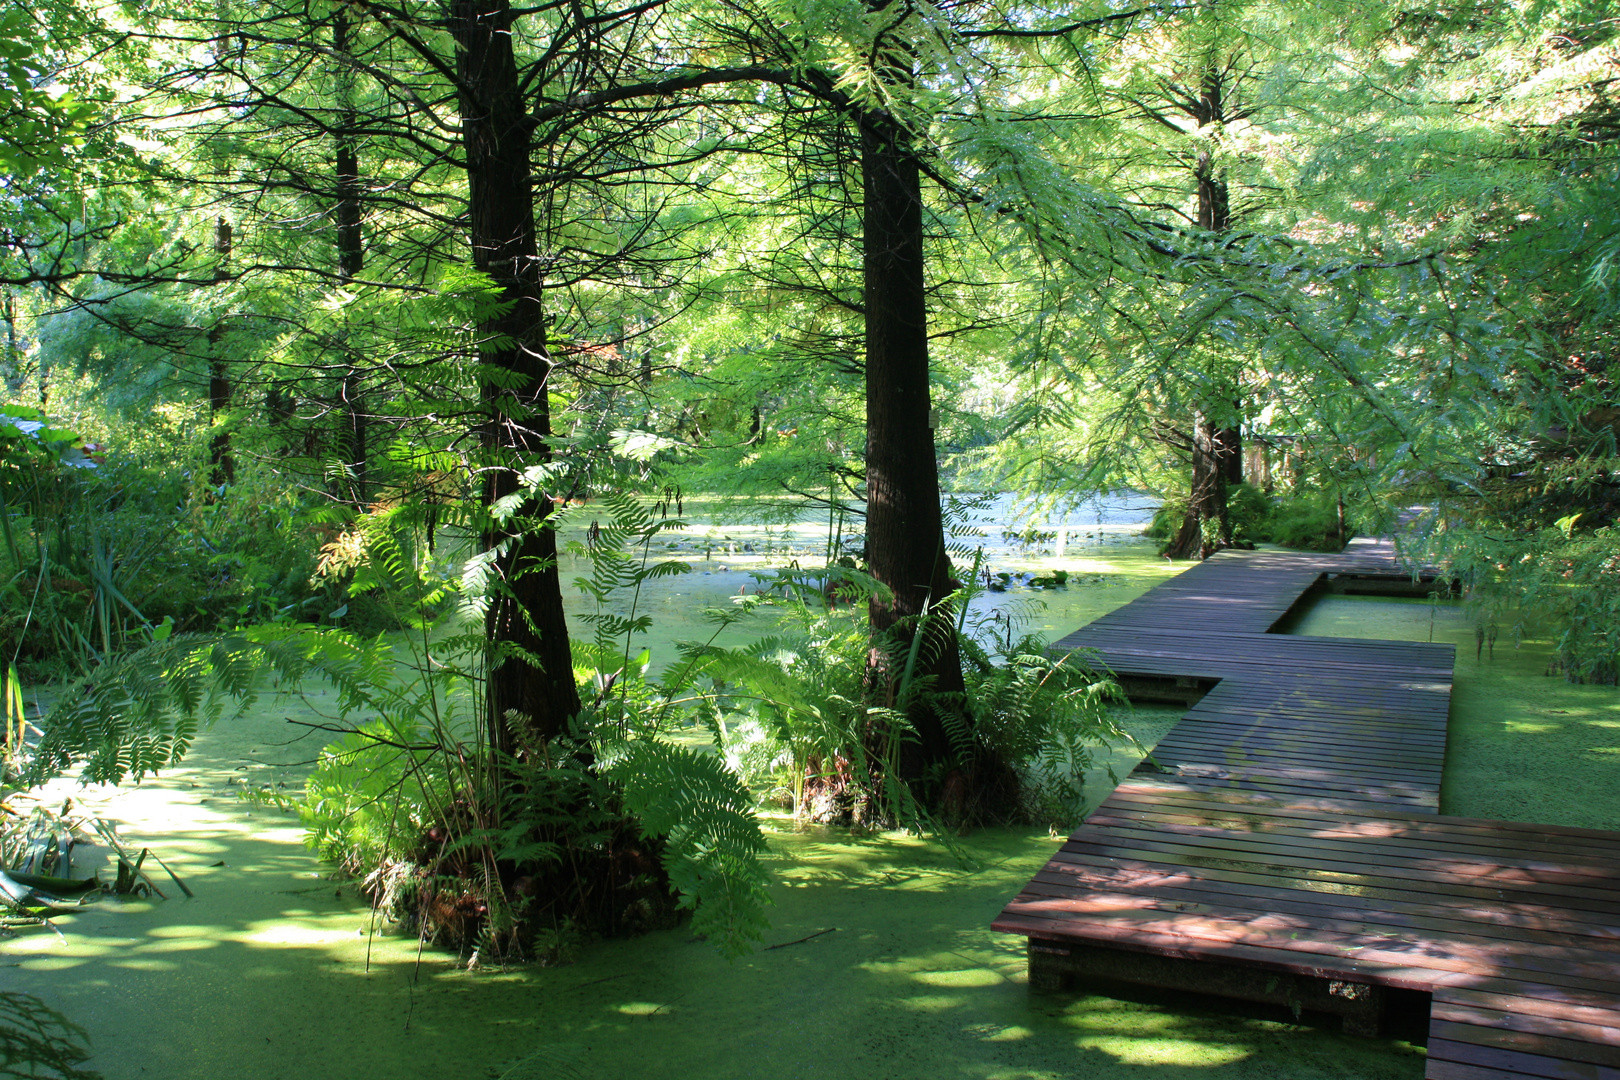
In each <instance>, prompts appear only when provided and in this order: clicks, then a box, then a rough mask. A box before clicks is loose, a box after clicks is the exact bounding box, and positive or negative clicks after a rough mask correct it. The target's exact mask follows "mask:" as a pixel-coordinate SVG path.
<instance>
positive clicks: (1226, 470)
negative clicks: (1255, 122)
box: [1165, 64, 1243, 559]
mask: <svg viewBox="0 0 1620 1080" xmlns="http://www.w3.org/2000/svg"><path fill="white" fill-rule="evenodd" d="M1224 89H1225V87H1224V81H1223V77H1222V74H1221V71H1220V69H1219V68H1217V67H1216V66H1214V65H1213V64H1212V65H1211V66H1210V67H1209V68H1208V69H1207V70H1206V72H1205V74H1204V78H1203V80H1202V85H1201V86H1200V93H1199V100H1198V103H1197V107H1196V109H1195V110H1194V115H1195V116H1196V117H1197V119H1198V126H1199V127H1200V128H1205V127H1213V128H1219V127H1220V126H1221V125H1222V124H1224V123H1225V120H1226V113H1225V110H1226V102H1225V99H1224ZM1193 177H1194V179H1196V180H1197V182H1198V224H1199V227H1201V228H1204V229H1208V230H1209V231H1210V232H1216V233H1221V232H1226V231H1227V230H1228V229H1230V228H1231V227H1232V200H1231V192H1230V191H1229V190H1228V188H1227V184H1226V177H1225V175H1224V174H1223V173H1222V172H1221V171H1220V169H1219V167H1218V166H1217V165H1216V163H1215V159H1214V155H1213V154H1211V153H1210V151H1209V149H1208V148H1207V147H1206V148H1204V149H1200V150H1199V152H1198V157H1197V158H1196V160H1195V161H1194V164H1193ZM1236 407H1237V406H1236V405H1235V404H1234V408H1236ZM1192 459H1193V474H1192V484H1191V486H1190V489H1189V492H1188V496H1187V514H1186V516H1185V518H1183V519H1182V522H1181V528H1180V529H1179V530H1178V531H1177V533H1176V535H1175V537H1174V538H1173V539H1172V540H1171V541H1170V545H1169V546H1168V547H1167V548H1165V554H1166V555H1169V556H1170V557H1171V558H1181V559H1185V558H1191V557H1193V556H1194V555H1196V556H1197V557H1198V558H1201V559H1204V558H1208V557H1209V556H1210V555H1211V554H1212V553H1213V552H1214V551H1215V550H1217V549H1218V548H1224V547H1230V546H1231V544H1232V520H1231V517H1230V515H1229V514H1228V512H1227V500H1226V486H1227V485H1228V484H1237V483H1242V482H1243V432H1242V429H1241V428H1240V427H1239V426H1238V425H1237V424H1230V425H1224V426H1221V427H1216V426H1215V425H1214V424H1213V423H1212V422H1211V420H1210V418H1209V416H1208V415H1207V414H1206V412H1205V411H1204V410H1203V409H1199V410H1196V411H1195V412H1194V414H1193V437H1192Z"/></svg>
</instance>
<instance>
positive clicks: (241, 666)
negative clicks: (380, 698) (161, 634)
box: [23, 624, 390, 785]
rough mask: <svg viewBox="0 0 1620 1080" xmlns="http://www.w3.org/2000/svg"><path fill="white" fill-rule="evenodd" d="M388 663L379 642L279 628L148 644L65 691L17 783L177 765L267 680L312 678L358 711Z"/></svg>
mask: <svg viewBox="0 0 1620 1080" xmlns="http://www.w3.org/2000/svg"><path fill="white" fill-rule="evenodd" d="M389 663H390V659H389V651H388V649H387V647H386V646H385V645H383V644H382V643H381V642H380V641H379V642H373V643H366V642H363V641H361V640H359V639H357V638H355V637H353V636H352V635H349V634H345V633H343V632H342V631H337V630H332V629H330V628H315V627H303V626H294V625H287V624H274V625H269V626H255V627H249V628H246V629H244V630H240V631H234V632H231V633H226V634H217V635H211V634H210V635H205V634H176V635H174V636H172V637H168V638H165V639H164V640H161V641H152V642H150V643H149V644H147V645H146V646H144V647H142V648H140V649H138V650H136V651H134V652H132V653H127V654H125V655H123V656H116V657H113V658H111V659H109V660H108V661H107V662H106V663H104V664H102V665H101V666H100V667H99V668H97V669H96V671H95V673H94V674H93V675H90V676H89V677H87V678H84V679H81V680H80V681H78V682H77V683H75V684H72V685H70V686H69V687H68V688H67V689H66V691H65V692H64V693H63V694H62V696H61V697H60V699H59V700H58V702H57V704H56V705H55V706H54V707H53V708H52V709H51V710H50V711H49V712H48V713H47V714H46V715H45V717H44V719H43V721H42V722H41V725H40V727H41V731H42V734H41V736H40V740H39V744H38V746H37V747H36V748H35V750H34V754H33V757H32V759H31V760H30V761H29V763H28V766H27V768H26V769H25V770H24V773H23V780H24V783H25V784H28V785H33V784H39V783H43V782H44V781H46V780H48V779H50V778H51V777H54V776H60V775H62V774H63V773H65V772H67V771H68V770H69V769H72V768H74V767H76V766H77V767H81V768H82V771H81V773H80V778H81V779H82V780H83V781H84V782H85V783H100V784H116V783H119V782H121V781H123V780H124V779H125V778H134V779H137V780H139V779H141V778H142V777H144V776H147V775H148V774H151V773H156V772H158V771H159V770H161V769H165V768H169V767H171V766H173V765H174V764H176V763H177V762H179V760H180V759H181V758H182V757H184V756H185V753H186V751H187V750H189V749H190V747H191V743H192V741H193V740H194V739H195V738H196V737H197V733H198V732H199V731H200V730H202V729H204V728H206V727H208V726H210V725H212V724H214V723H216V722H218V721H219V720H220V719H221V718H222V717H224V716H227V715H240V713H241V712H242V710H244V709H246V708H247V707H248V706H249V705H251V704H252V703H253V701H254V700H255V699H256V697H257V695H258V693H259V692H260V690H261V689H262V688H263V686H264V685H265V684H266V682H267V681H270V680H276V681H278V682H286V683H296V682H298V681H299V680H301V679H303V678H304V677H306V676H309V675H318V676H319V677H320V678H322V679H324V680H325V681H326V682H328V683H330V684H331V685H332V686H333V688H334V689H336V690H337V691H338V697H339V702H340V704H341V705H342V707H344V708H345V709H349V708H358V707H360V706H362V705H365V704H368V703H370V702H371V701H372V693H371V688H372V687H374V686H377V685H379V684H380V683H382V682H383V681H385V679H384V675H383V672H384V671H385V670H386V668H387V665H388V664H389Z"/></svg>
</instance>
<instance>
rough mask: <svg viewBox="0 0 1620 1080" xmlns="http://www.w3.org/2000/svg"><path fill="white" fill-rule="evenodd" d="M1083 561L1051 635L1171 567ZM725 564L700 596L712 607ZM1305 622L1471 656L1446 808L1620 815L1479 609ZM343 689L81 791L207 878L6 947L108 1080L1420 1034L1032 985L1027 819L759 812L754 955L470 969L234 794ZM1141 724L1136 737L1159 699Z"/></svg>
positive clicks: (648, 942) (907, 1060) (630, 955)
mask: <svg viewBox="0 0 1620 1080" xmlns="http://www.w3.org/2000/svg"><path fill="white" fill-rule="evenodd" d="M1084 558H1094V559H1096V560H1097V561H1098V562H1099V563H1106V564H1107V566H1108V569H1107V570H1106V571H1103V572H1104V573H1105V575H1106V576H1107V577H1108V578H1109V579H1110V583H1107V584H1094V585H1085V586H1080V587H1076V586H1070V590H1069V592H1068V594H1067V597H1066V598H1063V602H1064V603H1067V604H1070V605H1071V607H1068V608H1065V609H1064V611H1065V612H1068V613H1069V614H1065V615H1064V616H1062V617H1064V618H1071V619H1072V620H1073V621H1071V622H1070V623H1067V624H1062V625H1060V626H1059V627H1058V629H1060V630H1061V631H1062V632H1067V631H1068V630H1071V629H1074V628H1075V627H1077V626H1078V625H1080V623H1081V622H1084V621H1086V620H1087V619H1089V618H1091V617H1094V616H1095V615H1096V614H1101V613H1102V612H1104V611H1106V610H1109V609H1110V608H1111V607H1113V606H1116V605H1117V604H1119V603H1122V602H1124V601H1126V600H1128V599H1130V598H1131V597H1132V596H1134V595H1136V594H1137V593H1139V592H1140V591H1142V590H1143V589H1145V588H1146V587H1148V586H1149V585H1150V584H1152V583H1154V582H1156V581H1159V580H1163V579H1164V578H1165V577H1166V576H1167V575H1169V574H1172V573H1175V572H1178V571H1179V570H1181V569H1182V568H1183V566H1184V564H1178V565H1176V566H1174V567H1171V566H1167V565H1166V564H1165V563H1164V562H1163V560H1159V559H1157V558H1156V557H1155V556H1154V555H1153V554H1152V550H1151V548H1150V547H1149V546H1147V545H1145V544H1140V543H1138V544H1136V545H1134V546H1124V547H1121V548H1120V549H1119V550H1118V551H1115V552H1109V553H1103V552H1097V553H1093V554H1089V555H1086V556H1084ZM725 572H726V573H732V572H733V571H730V570H728V571H725ZM718 573H719V572H718V571H713V572H711V576H710V578H709V579H708V580H709V581H711V582H712V581H714V577H715V576H716V575H717V574H718ZM676 580H677V581H686V582H688V583H689V584H690V585H692V586H693V587H694V588H696V581H695V579H691V578H687V579H676ZM724 584H725V583H715V584H714V585H713V586H712V587H706V588H705V589H703V590H698V591H700V592H704V593H706V594H707V595H718V596H720V597H722V598H723V597H724V595H726V593H725V592H724V591H723V588H724ZM1053 592H1054V593H1055V592H1057V591H1056V590H1053ZM1044 598H1046V599H1048V600H1056V599H1060V598H1059V597H1056V596H1051V595H1046V596H1045V597H1044ZM685 606H689V605H677V607H683V608H684V607H685ZM1049 610H1050V609H1049ZM1049 621H1056V618H1055V617H1054V618H1053V619H1051V620H1049ZM1292 630H1293V632H1299V633H1315V634H1331V635H1334V636H1364V637H1394V638H1412V639H1416V640H1431V639H1432V640H1437V641H1452V642H1454V643H1457V644H1458V645H1459V646H1460V647H1459V651H1458V666H1457V691H1456V694H1455V695H1454V706H1453V714H1452V737H1451V744H1450V746H1449V748H1448V750H1449V755H1448V767H1447V773H1446V788H1445V794H1444V798H1445V802H1446V807H1445V808H1446V810H1447V811H1448V812H1452V813H1464V814H1479V815H1481V816H1498V817H1514V818H1518V819H1520V820H1540V821H1552V822H1557V823H1563V824H1572V825H1591V826H1596V827H1605V828H1616V827H1620V806H1617V805H1616V801H1617V796H1616V791H1617V790H1620V785H1616V784H1615V783H1614V780H1615V770H1616V767H1617V766H1620V699H1617V695H1616V692H1615V690H1614V689H1613V688H1608V687H1576V686H1570V685H1569V684H1567V683H1563V682H1561V681H1558V680H1554V679H1547V678H1545V677H1543V675H1542V669H1543V668H1544V665H1545V662H1546V656H1547V650H1546V647H1545V645H1543V644H1538V643H1531V644H1527V645H1526V646H1525V647H1524V648H1522V649H1519V650H1513V649H1511V648H1510V647H1508V646H1507V645H1505V644H1504V645H1502V646H1499V648H1498V650H1497V655H1496V658H1495V660H1494V662H1493V661H1492V659H1491V658H1490V657H1488V656H1485V657H1480V658H1478V659H1476V658H1475V655H1474V648H1473V639H1472V633H1471V630H1470V628H1469V624H1468V623H1467V621H1466V617H1465V616H1464V615H1463V614H1462V613H1461V612H1460V611H1458V610H1457V609H1456V608H1455V607H1453V606H1449V605H1432V604H1429V603H1427V602H1424V601H1400V600H1370V599H1361V598H1344V597H1334V598H1329V599H1326V600H1323V601H1321V602H1320V603H1318V604H1317V605H1315V607H1313V608H1312V610H1311V611H1310V612H1308V613H1306V614H1305V615H1304V616H1303V618H1301V619H1300V620H1299V621H1298V622H1297V623H1296V624H1295V625H1294V626H1293V627H1292ZM331 705H332V700H331V697H330V695H325V694H319V693H316V694H312V695H310V700H309V701H308V702H305V701H302V700H300V699H298V698H295V697H291V696H282V697H278V698H272V699H267V700H265V701H263V702H261V704H260V705H259V706H258V707H257V708H255V709H254V710H253V712H252V713H251V714H249V715H248V716H246V717H244V718H243V719H242V720H241V721H239V722H238V723H235V724H232V725H230V726H228V727H227V726H222V727H221V728H219V729H217V730H215V731H212V732H209V733H207V734H205V735H204V736H203V737H202V738H201V739H199V740H198V743H197V746H196V749H195V750H194V752H193V754H192V755H191V757H190V758H189V759H188V760H187V761H186V763H185V764H184V765H183V767H181V768H179V769H176V770H174V771H173V772H171V773H169V774H166V775H164V776H162V777H160V778H158V779H156V780H155V781H152V782H150V783H148V784H145V785H142V786H141V787H139V788H124V789H119V790H102V789H92V790H82V791H81V790H73V791H71V792H70V794H71V795H72V796H73V797H74V798H75V799H76V800H79V801H80V802H82V803H83V804H84V805H87V806H94V807H98V808H99V809H100V810H101V811H102V812H103V813H105V814H108V815H110V816H112V817H114V818H117V819H119V820H120V821H121V822H122V823H123V824H122V826H121V828H122V830H123V832H124V833H125V835H126V836H127V837H129V838H130V839H132V840H133V841H134V842H135V843H137V844H147V843H150V844H152V845H153V847H154V849H155V850H156V851H158V853H159V854H161V855H162V856H163V858H164V859H165V860H166V861H167V862H169V863H170V865H171V866H173V867H174V868H175V869H176V870H177V871H178V872H179V873H181V874H182V875H184V876H185V877H186V879H187V881H188V883H189V884H191V886H192V887H193V889H194V890H195V892H196V898H195V899H193V900H184V899H178V898H175V899H170V900H167V901H138V902H131V903H117V902H111V901H108V902H102V903H99V904H97V905H95V906H94V907H91V908H87V909H85V910H83V911H82V912H80V913H76V914H74V915H71V916H65V917H63V918H61V919H59V920H58V926H59V928H60V930H61V932H62V935H63V936H62V937H60V938H58V937H56V936H55V935H53V934H52V933H50V932H49V931H45V930H38V931H27V932H25V933H23V934H22V935H21V936H18V937H15V938H13V939H11V940H8V941H0V986H4V987H5V988H6V989H22V990H27V991H31V992H33V993H37V994H40V995H42V996H43V997H45V998H46V999H47V1001H49V1002H50V1003H51V1004H52V1005H54V1006H56V1007H58V1008H60V1009H61V1010H63V1011H64V1012H65V1013H66V1014H68V1015H69V1016H70V1017H71V1018H72V1019H74V1020H75V1021H77V1022H78V1023H80V1024H82V1025H83V1026H84V1027H85V1028H86V1029H87V1030H88V1031H89V1033H90V1035H91V1037H92V1039H93V1040H94V1050H95V1053H94V1056H93V1057H92V1059H91V1060H90V1061H89V1062H88V1063H87V1064H88V1065H89V1066H91V1067H93V1068H95V1069H98V1070H100V1071H101V1072H102V1073H103V1074H104V1075H105V1076H106V1077H108V1078H109V1080H134V1078H152V1077H163V1078H166V1080H217V1078H220V1077H231V1078H233V1080H235V1078H240V1080H284V1078H285V1080H291V1078H297V1080H324V1078H344V1080H350V1078H352V1080H401V1078H409V1080H415V1078H423V1080H427V1078H433V1080H441V1078H449V1080H487V1078H491V1077H505V1078H508V1080H538V1078H548V1080H550V1078H557V1080H623V1078H637V1080H640V1078H647V1080H662V1078H672V1080H674V1078H678V1080H689V1078H702V1080H710V1078H713V1080H731V1078H737V1080H743V1078H756V1077H769V1078H771V1080H796V1078H804V1080H810V1078H815V1080H842V1078H846V1077H847V1078H850V1080H856V1078H860V1080H865V1078H867V1077H879V1076H881V1077H887V1078H892V1080H937V1078H940V1077H951V1078H960V1080H1058V1078H1069V1077H1075V1076H1085V1077H1088V1078H1095V1080H1144V1078H1159V1080H1177V1078H1192V1077H1199V1078H1205V1077H1207V1078H1209V1080H1284V1078H1286V1080H1325V1078H1340V1080H1385V1078H1389V1080H1396V1078H1405V1080H1417V1078H1418V1077H1420V1076H1422V1074H1423V1070H1424V1061H1423V1056H1422V1051H1421V1049H1420V1048H1417V1047H1415V1046H1413V1045H1411V1044H1410V1043H1407V1042H1403V1041H1401V1040H1398V1039H1383V1040H1366V1039H1350V1038H1346V1037H1345V1036H1343V1035H1341V1034H1339V1033H1338V1031H1337V1030H1336V1029H1335V1028H1334V1026H1333V1025H1331V1024H1327V1023H1317V1022H1314V1021H1312V1020H1311V1018H1309V1017H1306V1018H1305V1019H1304V1020H1303V1021H1301V1020H1296V1019H1295V1018H1294V1017H1292V1016H1291V1015H1289V1014H1288V1013H1287V1012H1286V1011H1283V1010H1268V1009H1265V1008H1262V1007H1253V1008H1250V1007H1245V1006H1242V1005H1237V1004H1233V1003H1229V1002H1211V1001H1208V1000H1205V999H1199V998H1194V997H1187V996H1180V995H1170V994H1162V993H1151V992H1146V991H1144V992H1140V993H1133V994H1126V995H1125V996H1114V994H1115V993H1118V992H1117V991H1111V992H1110V994H1109V995H1101V994H1076V995H1069V996H1055V997H1050V998H1048V997H1036V996H1031V995H1030V994H1029V993H1028V991H1027V988H1026V986H1025V984H1024V958H1023V941H1022V939H1017V938H1010V937H1006V936H1003V935H998V934H994V933H991V932H990V931H989V929H988V926H989V923H990V921H991V919H992V918H993V917H994V916H995V914H996V912H997V911H999V910H1000V907H1001V905H1002V904H1003V903H1004V902H1005V901H1006V899H1007V898H1008V897H1010V896H1011V895H1013V893H1014V892H1016V891H1017V889H1018V888H1019V887H1020V886H1021V885H1022V884H1023V882H1024V881H1025V880H1027V878H1028V876H1029V875H1030V874H1031V873H1032V872H1033V871H1034V870H1035V869H1037V868H1038V867H1039V866H1040V865H1041V864H1042V863H1043V862H1044V861H1045V859H1046V858H1047V857H1048V856H1049V855H1050V854H1051V851H1052V850H1053V848H1054V847H1055V845H1056V843H1057V841H1056V840H1054V839H1053V838H1052V837H1050V836H1048V835H1047V834H1046V832H1045V831H1044V830H1036V829H1028V828H1021V829H1020V828H1007V829H988V830H983V831H981V832H979V833H976V834H974V835H973V836H970V837H968V838H966V840H965V841H964V844H965V847H966V850H967V852H968V854H969V855H970V856H971V857H972V862H971V863H970V864H967V865H963V864H959V863H957V862H955V861H953V860H952V859H951V858H950V857H949V856H947V855H946V854H945V853H943V852H942V851H940V850H939V849H938V848H937V847H934V846H931V845H928V844H925V843H923V842H921V841H918V840H916V839H915V838H911V837H905V836H899V835H879V836H874V837H868V838H864V839H863V838H855V837H851V836H849V835H848V834H846V833H841V832H838V831H835V830H827V829H813V830H804V831H800V830H795V829H793V828H792V827H791V824H790V823H788V822H786V821H782V820H773V821H771V822H770V828H769V839H770V854H769V864H770V870H771V873H772V875H773V880H774V885H773V888H772V894H773V897H774V898H775V907H774V909H773V913H772V926H771V929H770V931H769V932H768V934H767V937H766V942H765V944H766V945H768V946H772V947H771V948H766V949H762V950H761V951H758V952H756V953H754V954H753V955H751V956H749V957H746V958H744V959H742V960H739V961H735V962H727V961H725V960H724V959H722V958H721V957H720V956H719V955H718V954H717V953H716V952H715V951H714V950H713V949H712V948H711V947H710V946H708V945H707V944H705V943H703V942H701V941H696V940H693V939H692V938H691V936H690V935H689V934H688V933H685V932H683V931H680V930H676V931H670V932H666V933H659V934H653V935H649V936H647V937H644V938H639V939H635V940H630V941H617V942H603V943H597V944H594V945H591V946H589V947H588V948H587V949H586V950H585V952H584V954H583V956H582V957H581V959H580V960H579V961H578V962H577V963H574V964H571V965H567V966H563V967H557V968H520V969H512V970H508V971H489V970H485V971H479V972H471V973H470V972H467V971H464V970H462V969H460V968H459V967H457V966H456V965H455V964H454V963H453V961H452V958H450V957H446V956H443V955H440V954H437V953H435V952H434V951H433V950H427V951H425V952H422V953H420V954H419V953H418V950H417V948H416V944H415V942H414V941H413V940H409V939H401V938H398V937H393V936H389V935H387V934H384V933H381V932H380V931H379V930H378V928H376V927H375V926H374V925H373V923H372V921H371V919H370V918H369V914H368V911H367V909H366V905H365V903H364V901H363V900H362V899H361V898H359V897H357V896H356V895H355V893H354V891H353V890H352V889H351V888H350V887H349V886H348V885H347V884H345V883H342V882H340V881H335V880H332V879H331V878H330V877H329V876H328V874H327V871H326V869H325V868H324V867H322V866H321V865H319V864H318V863H317V862H316V861H315V860H314V859H313V858H312V856H311V855H310V854H309V853H308V852H307V851H305V850H304V848H303V847H302V845H301V844H300V842H299V841H300V835H299V829H298V827H297V824H296V822H295V821H294V820H293V819H291V818H289V817H288V816H286V815H284V814H281V813H278V812H276V811H272V810H266V809H262V808H256V807H253V806H251V805H248V804H246V803H243V802H241V801H239V800H238V799H237V798H236V792H237V790H238V789H240V788H241V787H243V786H246V785H258V784H262V783H271V784H276V783H287V784H290V785H294V786H296V784H297V783H298V782H299V779H300V778H301V777H302V776H303V775H304V774H305V772H306V771H307V768H308V762H309V761H310V759H311V758H313V756H314V755H315V753H316V752H317V751H318V749H319V746H320V743H321V741H322V740H323V737H322V736H320V735H319V734H311V733H310V732H309V731H308V730H307V729H304V728H299V727H296V726H294V725H292V724H289V723H288V720H289V719H294V720H313V719H318V711H319V710H328V711H329V710H330V707H331ZM312 709H313V710H316V711H312ZM1129 723H1130V725H1131V726H1132V727H1133V728H1135V730H1137V731H1138V732H1139V733H1140V735H1141V736H1142V737H1143V738H1144V739H1146V740H1148V741H1152V740H1153V739H1154V738H1156V737H1157V733H1158V732H1161V731H1162V730H1163V729H1164V727H1166V726H1167V725H1168V723H1169V718H1168V714H1167V713H1166V712H1165V711H1163V710H1158V711H1154V712H1147V711H1143V712H1141V713H1138V714H1136V715H1135V716H1134V717H1133V718H1131V719H1130V720H1129Z"/></svg>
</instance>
